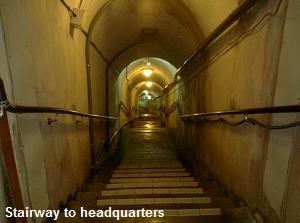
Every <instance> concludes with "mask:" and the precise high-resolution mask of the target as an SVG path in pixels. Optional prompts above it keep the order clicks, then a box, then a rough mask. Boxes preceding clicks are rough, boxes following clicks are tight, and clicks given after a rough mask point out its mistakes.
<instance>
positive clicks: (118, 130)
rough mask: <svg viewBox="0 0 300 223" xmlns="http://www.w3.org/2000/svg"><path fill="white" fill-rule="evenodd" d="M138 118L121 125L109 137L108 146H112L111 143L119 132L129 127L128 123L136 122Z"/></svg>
mask: <svg viewBox="0 0 300 223" xmlns="http://www.w3.org/2000/svg"><path fill="white" fill-rule="evenodd" d="M139 117H140V116H139V115H138V116H136V117H134V118H133V119H130V120H128V121H127V122H125V123H123V124H122V125H121V126H120V127H119V128H118V129H117V130H116V131H115V133H114V134H113V135H112V136H111V138H110V140H109V144H110V145H112V143H113V141H114V140H115V139H116V137H117V136H118V135H119V134H120V132H121V130H122V129H123V128H124V127H125V126H127V125H129V124H130V123H132V122H133V121H135V120H137V119H138V118H139Z"/></svg>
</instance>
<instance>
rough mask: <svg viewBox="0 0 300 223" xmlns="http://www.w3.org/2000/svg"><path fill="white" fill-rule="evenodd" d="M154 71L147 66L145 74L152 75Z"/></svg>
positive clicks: (144, 70)
mask: <svg viewBox="0 0 300 223" xmlns="http://www.w3.org/2000/svg"><path fill="white" fill-rule="evenodd" d="M152 73H153V69H152V68H151V67H147V68H144V69H143V74H144V75H145V76H146V77H150V76H151V74H152Z"/></svg>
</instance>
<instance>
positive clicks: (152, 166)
mask: <svg viewBox="0 0 300 223" xmlns="http://www.w3.org/2000/svg"><path fill="white" fill-rule="evenodd" d="M119 153H120V154H121V159H120V162H119V163H118V164H117V165H114V164H112V165H111V166H106V167H104V168H103V169H102V170H100V171H99V173H98V174H97V175H96V176H95V177H94V178H93V179H92V180H91V181H90V182H89V183H88V184H87V185H86V188H85V191H83V192H78V193H77V195H76V199H75V200H74V201H70V202H69V204H68V209H73V210H76V211H77V216H76V217H75V218H64V217H63V216H61V217H60V219H59V220H58V222H63V223H66V222H70V223H71V222H72V223H74V222H85V223H89V222H93V223H96V222H182V223H184V222H189V223H193V222H197V223H201V222H205V223H217V222H219V223H220V222H243V221H239V220H230V219H229V217H228V216H227V214H226V213H228V212H230V211H231V210H234V209H236V208H238V205H237V203H236V202H235V200H234V198H233V197H232V196H230V195H229V194H226V192H225V190H223V189H222V187H220V186H219V184H218V183H217V181H215V180H214V179H213V178H212V179H210V177H208V176H193V174H192V172H191V171H190V170H189V168H186V167H184V166H183V165H182V163H181V162H179V161H178V159H177V156H176V154H175V152H174V148H173V146H172V141H171V139H170V137H168V134H167V130H166V129H164V128H160V126H159V123H158V122H154V121H138V122H136V123H135V124H134V125H133V126H132V127H131V128H128V129H126V130H124V131H123V133H122V136H121V143H120V151H119ZM109 209H111V210H139V211H138V212H139V216H140V217H138V218H131V217H127V218H126V217H125V218H120V219H119V220H117V218H115V217H111V218H104V217H103V218H102V217H99V216H98V217H91V218H81V217H80V216H78V214H79V213H80V211H82V210H85V211H88V210H109ZM143 210H144V211H143ZM151 210H152V211H151ZM154 210H156V211H154ZM159 210H163V216H164V217H162V215H161V214H162V213H161V212H159ZM228 210H229V211H228ZM83 213H85V214H86V213H87V212H83ZM99 213H100V212H99ZM92 214H93V213H92ZM121 214H122V213H121ZM123 214H124V213H123ZM127 214H128V213H127ZM134 214H135V216H136V215H137V212H134ZM100 215H101V213H100ZM123 216H124V215H123ZM131 216H133V213H132V215H131ZM141 216H143V217H141ZM146 216H148V217H146ZM155 216H156V217H155Z"/></svg>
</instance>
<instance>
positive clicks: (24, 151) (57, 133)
mask: <svg viewBox="0 0 300 223" xmlns="http://www.w3.org/2000/svg"><path fill="white" fill-rule="evenodd" d="M72 3H74V4H75V2H72ZM0 4H1V5H0V6H1V18H2V24H3V30H4V33H5V43H6V45H5V46H2V47H4V49H5V50H6V52H7V56H6V57H4V59H6V60H7V61H4V60H1V64H3V65H5V67H6V68H7V69H6V70H4V71H3V73H1V78H3V79H4V81H5V87H6V88H7V92H8V97H9V100H10V101H11V102H12V103H16V104H19V105H32V106H55V107H62V108H68V109H75V110H78V111H82V112H88V103H87V81H86V63H85V41H86V38H85V36H84V35H83V34H82V33H81V32H80V31H79V30H77V29H72V27H70V15H69V13H68V12H67V10H66V8H64V7H63V5H62V4H61V2H60V1H48V0H42V1H41V0H26V1H21V0H9V1H6V0H2V1H0ZM91 53H92V56H91V57H92V64H91V66H92V67H93V69H92V74H91V76H92V81H93V83H92V94H93V95H94V96H97V97H96V98H97V100H96V99H95V100H93V107H94V112H96V113H98V114H103V112H104V107H103V106H104V105H105V104H104V103H103V100H104V92H103V89H104V87H103V86H104V84H105V83H104V82H103V81H102V78H103V76H101V75H102V74H103V75H104V72H103V70H104V66H105V64H103V63H102V61H101V59H99V56H98V55H97V53H96V52H95V51H94V50H92V52H91ZM99 73H100V75H99V76H97V75H98V74H99ZM48 118H52V119H55V115H47V114H45V115H36V114H32V115H9V121H10V128H11V135H12V139H13V144H14V150H15V151H14V152H15V156H16V158H17V165H18V168H19V174H20V179H21V184H22V185H21V187H22V192H23V194H24V198H25V205H26V206H28V207H31V208H38V209H43V208H44V209H45V208H48V207H50V208H56V207H57V206H58V204H59V203H60V202H66V200H67V198H68V196H69V195H70V194H72V193H74V192H75V191H76V190H77V189H78V187H79V186H80V185H82V183H83V181H84V180H85V179H86V178H87V176H88V171H89V167H90V146H89V135H88V122H87V119H81V118H75V117H71V116H62V115H60V116H59V117H58V122H55V123H52V124H51V125H48V124H47V119H48ZM76 121H79V124H77V125H76V124H75V122H76ZM100 128H102V124H101V123H96V125H95V132H96V139H97V140H98V139H99V138H102V137H103V135H104V133H103V131H102V130H99V129H100ZM32 220H33V219H32ZM37 221H38V220H37Z"/></svg>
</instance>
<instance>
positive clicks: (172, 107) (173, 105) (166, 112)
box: [165, 101, 178, 116]
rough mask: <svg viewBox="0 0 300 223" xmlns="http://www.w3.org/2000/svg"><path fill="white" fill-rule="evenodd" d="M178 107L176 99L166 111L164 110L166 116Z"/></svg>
mask: <svg viewBox="0 0 300 223" xmlns="http://www.w3.org/2000/svg"><path fill="white" fill-rule="evenodd" d="M177 107H178V102H177V101H174V102H173V103H172V105H171V106H170V108H168V109H167V110H166V111H165V114H166V115H167V116H168V115H170V114H171V113H172V112H174V111H176V109H177Z"/></svg>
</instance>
